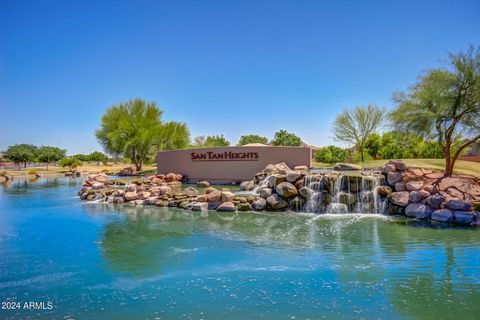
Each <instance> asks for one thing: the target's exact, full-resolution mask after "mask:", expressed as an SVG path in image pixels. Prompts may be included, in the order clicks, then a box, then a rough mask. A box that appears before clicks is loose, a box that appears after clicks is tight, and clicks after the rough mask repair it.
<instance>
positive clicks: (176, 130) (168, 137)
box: [156, 121, 190, 151]
mask: <svg viewBox="0 0 480 320" xmlns="http://www.w3.org/2000/svg"><path fill="white" fill-rule="evenodd" d="M189 145H190V131H189V130H188V127H187V125H186V124H185V123H181V122H175V121H169V122H166V123H164V124H162V127H161V130H160V135H159V136H158V140H157V142H156V150H157V151H160V150H175V149H185V148H187V147H188V146H189Z"/></svg>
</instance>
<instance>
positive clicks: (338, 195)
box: [78, 161, 480, 226]
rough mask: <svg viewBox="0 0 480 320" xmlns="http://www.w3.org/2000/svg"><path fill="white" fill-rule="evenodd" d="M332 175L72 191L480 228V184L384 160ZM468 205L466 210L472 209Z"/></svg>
mask: <svg viewBox="0 0 480 320" xmlns="http://www.w3.org/2000/svg"><path fill="white" fill-rule="evenodd" d="M335 169H336V170H309V168H307V167H304V166H300V167H295V168H293V169H291V168H289V167H288V166H287V165H286V164H285V163H279V164H270V165H268V166H267V167H266V168H265V169H264V170H263V171H262V172H259V173H257V174H256V175H255V177H254V178H253V179H252V180H251V181H244V182H242V183H241V184H240V191H239V192H232V191H231V190H230V189H228V188H220V187H212V186H208V187H207V185H208V182H201V183H199V187H202V189H204V190H203V191H202V192H200V191H199V190H198V189H197V188H195V187H193V186H189V187H187V188H183V184H182V179H183V177H182V175H180V174H175V173H169V174H166V175H164V174H158V175H152V176H148V177H146V178H144V179H135V180H131V181H130V182H128V183H127V182H125V181H124V180H120V179H109V178H108V176H107V175H106V174H92V175H89V176H88V178H87V179H86V181H85V183H84V184H83V186H82V188H81V189H80V191H79V192H78V195H79V196H80V199H81V200H87V201H98V202H107V203H115V204H124V205H151V206H158V207H173V208H180V209H185V210H193V211H208V210H215V211H219V212H235V211H264V210H265V211H273V212H278V211H291V212H312V213H318V214H322V213H339V214H341V213H347V212H358V213H378V214H389V215H404V216H406V217H408V218H414V219H420V220H433V221H437V222H444V223H454V224H461V225H475V226H477V225H480V214H479V212H478V211H476V210H478V207H476V203H477V201H479V200H480V181H479V180H478V179H476V178H473V177H468V176H460V177H453V178H443V175H442V173H441V172H438V171H433V170H426V169H418V168H407V167H406V166H405V164H404V163H403V162H402V161H390V162H388V163H387V164H386V165H385V166H384V167H383V168H379V170H368V171H363V170H361V167H360V168H359V167H358V166H355V165H353V166H351V165H349V164H339V165H337V166H336V168H335ZM472 204H473V205H472Z"/></svg>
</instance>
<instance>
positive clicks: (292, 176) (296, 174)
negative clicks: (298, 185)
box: [286, 171, 302, 183]
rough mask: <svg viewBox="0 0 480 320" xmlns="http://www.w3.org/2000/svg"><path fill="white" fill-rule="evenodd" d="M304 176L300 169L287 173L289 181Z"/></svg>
mask: <svg viewBox="0 0 480 320" xmlns="http://www.w3.org/2000/svg"><path fill="white" fill-rule="evenodd" d="M301 177H302V174H301V173H300V172H298V171H290V172H288V173H287V176H286V179H287V181H288V182H291V183H295V182H296V181H297V180H299V179H300V178H301Z"/></svg>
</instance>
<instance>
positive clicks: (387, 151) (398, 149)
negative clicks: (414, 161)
mask: <svg viewBox="0 0 480 320" xmlns="http://www.w3.org/2000/svg"><path fill="white" fill-rule="evenodd" d="M380 156H381V157H382V159H406V158H412V157H413V153H412V151H411V150H410V149H408V148H406V147H404V146H401V145H400V144H398V143H389V144H387V145H385V146H383V147H382V148H381V149H380Z"/></svg>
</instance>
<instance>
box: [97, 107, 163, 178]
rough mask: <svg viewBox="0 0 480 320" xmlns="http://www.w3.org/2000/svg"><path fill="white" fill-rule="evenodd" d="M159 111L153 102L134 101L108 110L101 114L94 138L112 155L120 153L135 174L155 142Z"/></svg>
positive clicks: (158, 125)
mask: <svg viewBox="0 0 480 320" xmlns="http://www.w3.org/2000/svg"><path fill="white" fill-rule="evenodd" d="M161 115H162V111H161V110H160V109H159V108H158V107H157V105H156V104H155V103H154V102H145V101H143V100H141V99H135V100H131V101H128V102H126V103H121V104H119V105H115V106H112V107H110V108H109V109H108V110H107V111H106V113H105V114H104V115H103V117H102V120H101V128H100V129H99V130H97V131H96V133H95V135H96V136H97V139H98V140H99V142H100V143H101V144H102V146H103V147H104V149H105V150H106V151H107V152H108V153H110V154H112V155H120V154H123V155H124V156H125V157H128V158H130V160H131V161H132V163H134V164H135V169H136V170H137V171H140V170H142V164H143V162H144V161H145V159H146V158H147V156H148V154H149V153H150V152H151V150H152V148H153V147H154V145H155V144H156V143H158V139H159V136H160V134H161V131H162V124H161V120H160V117H161Z"/></svg>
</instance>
